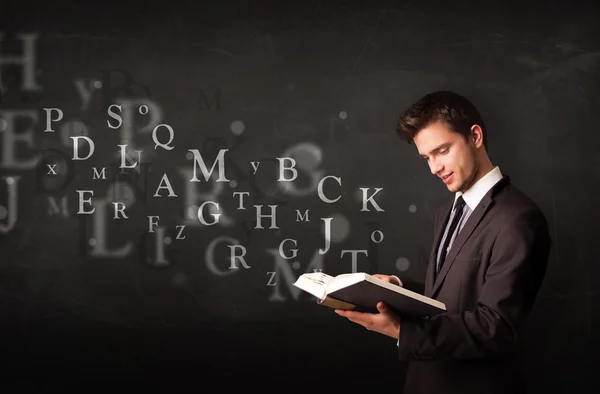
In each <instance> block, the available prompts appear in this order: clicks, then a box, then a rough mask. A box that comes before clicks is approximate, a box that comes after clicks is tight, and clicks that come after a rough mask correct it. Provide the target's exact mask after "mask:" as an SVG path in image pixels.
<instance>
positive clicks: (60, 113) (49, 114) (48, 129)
mask: <svg viewBox="0 0 600 394" xmlns="http://www.w3.org/2000/svg"><path fill="white" fill-rule="evenodd" d="M44 111H46V130H44V133H54V130H52V127H51V126H50V123H52V122H58V121H59V120H61V119H62V118H63V111H62V110H61V109H60V108H44ZM52 111H56V112H57V116H56V119H52Z"/></svg>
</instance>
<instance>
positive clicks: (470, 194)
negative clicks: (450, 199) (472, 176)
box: [454, 166, 502, 211]
mask: <svg viewBox="0 0 600 394" xmlns="http://www.w3.org/2000/svg"><path fill="white" fill-rule="evenodd" d="M501 179H502V173H501V172H500V168H499V167H498V166H496V167H494V169H493V170H491V171H490V172H488V173H487V174H485V175H484V176H483V177H482V178H481V179H480V180H478V181H477V182H475V184H474V185H473V186H471V187H470V188H469V189H468V190H467V191H466V192H464V193H463V192H456V193H455V195H454V202H456V199H457V198H458V197H460V196H463V199H464V200H465V203H466V204H467V206H468V207H469V208H470V209H471V211H474V210H475V207H476V206H477V204H479V202H480V201H481V199H482V198H483V196H485V194H486V193H487V192H488V191H490V189H491V188H492V187H493V186H494V185H495V184H496V183H498V181H499V180H501Z"/></svg>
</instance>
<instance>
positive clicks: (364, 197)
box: [360, 187, 384, 212]
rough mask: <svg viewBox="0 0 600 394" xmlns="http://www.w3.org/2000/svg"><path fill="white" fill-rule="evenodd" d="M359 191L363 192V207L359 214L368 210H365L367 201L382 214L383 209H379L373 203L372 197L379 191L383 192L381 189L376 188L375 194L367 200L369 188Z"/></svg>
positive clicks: (362, 188)
mask: <svg viewBox="0 0 600 394" xmlns="http://www.w3.org/2000/svg"><path fill="white" fill-rule="evenodd" d="M360 190H362V192H363V207H362V209H361V212H362V211H368V210H369V209H368V208H367V202H369V201H371V204H373V205H374V206H375V209H377V210H378V211H379V212H384V210H383V209H381V208H380V207H379V205H377V203H376V202H375V201H373V197H375V195H376V194H377V193H379V192H380V191H381V190H383V188H381V187H376V188H375V193H373V195H372V196H371V197H368V198H367V191H368V190H369V188H368V187H361V188H360Z"/></svg>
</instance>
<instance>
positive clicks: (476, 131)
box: [469, 124, 483, 148]
mask: <svg viewBox="0 0 600 394" xmlns="http://www.w3.org/2000/svg"><path fill="white" fill-rule="evenodd" d="M469 140H470V141H471V142H472V143H473V146H475V148H479V147H481V146H482V145H483V130H482V129H481V127H480V126H479V125H478V124H474V125H473V126H471V134H470V136H469Z"/></svg>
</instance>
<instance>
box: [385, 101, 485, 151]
mask: <svg viewBox="0 0 600 394" xmlns="http://www.w3.org/2000/svg"><path fill="white" fill-rule="evenodd" d="M434 122H444V123H446V124H447V125H448V126H449V127H450V128H451V129H452V131H454V132H456V133H460V134H462V135H463V136H464V137H465V139H466V138H468V136H469V135H470V133H471V127H472V126H473V125H475V124H477V125H479V127H481V130H483V146H484V147H485V148H486V150H487V138H486V136H487V133H486V127H485V124H484V123H483V118H482V117H481V115H480V114H479V112H478V111H477V109H476V108H475V106H474V105H473V104H472V103H471V102H470V101H469V100H468V99H466V98H465V97H463V96H461V95H459V94H457V93H454V92H451V91H444V90H441V91H437V92H433V93H429V94H427V95H426V96H423V97H422V98H421V99H419V101H417V102H416V103H414V104H413V105H411V106H410V108H408V109H407V110H406V111H405V112H404V113H403V114H402V116H400V119H399V120H398V125H397V127H396V131H397V132H398V135H399V136H400V138H401V139H403V140H404V141H406V142H408V143H409V144H410V143H411V142H412V140H413V138H414V136H415V135H416V134H417V133H418V132H419V131H420V130H422V129H424V128H425V127H427V126H428V125H430V124H431V123H434Z"/></svg>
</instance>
